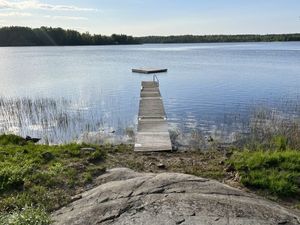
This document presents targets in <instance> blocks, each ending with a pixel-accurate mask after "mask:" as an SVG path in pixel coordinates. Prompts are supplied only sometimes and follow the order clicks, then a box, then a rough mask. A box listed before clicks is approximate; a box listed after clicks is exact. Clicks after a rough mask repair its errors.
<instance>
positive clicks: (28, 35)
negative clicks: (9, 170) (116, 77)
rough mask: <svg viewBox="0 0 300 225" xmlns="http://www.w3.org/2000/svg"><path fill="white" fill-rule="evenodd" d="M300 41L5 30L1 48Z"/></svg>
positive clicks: (291, 37) (283, 36) (292, 38)
mask: <svg viewBox="0 0 300 225" xmlns="http://www.w3.org/2000/svg"><path fill="white" fill-rule="evenodd" d="M273 41H300V33H295V34H268V35H250V34H245V35H178V36H145V37H133V36H128V35H124V34H113V35H111V36H105V35H99V34H93V35H92V34H90V33H88V32H86V33H80V32H78V31H75V30H65V29H62V28H52V27H41V28H34V29H32V28H29V27H15V26H13V27H2V28H0V46H75V45H123V44H150V43H213V42H273Z"/></svg>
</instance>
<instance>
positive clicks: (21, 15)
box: [0, 12, 32, 17]
mask: <svg viewBox="0 0 300 225" xmlns="http://www.w3.org/2000/svg"><path fill="white" fill-rule="evenodd" d="M10 16H14V17H15V16H18V17H25V16H32V14H31V13H22V12H8V13H0V17H10Z"/></svg>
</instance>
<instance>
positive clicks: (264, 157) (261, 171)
mask: <svg viewBox="0 0 300 225" xmlns="http://www.w3.org/2000/svg"><path fill="white" fill-rule="evenodd" d="M229 161H230V163H232V165H233V166H234V168H235V169H236V170H237V171H238V172H239V175H240V182H241V183H242V184H244V185H245V186H247V187H253V188H257V189H262V190H266V191H268V192H269V193H271V194H272V195H276V196H278V197H296V196H300V151H296V150H290V149H286V150H275V151H274V150H269V151H267V150H257V151H249V150H244V151H240V152H235V153H234V155H233V156H232V157H231V159H230V160H229Z"/></svg>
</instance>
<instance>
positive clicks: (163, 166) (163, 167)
mask: <svg viewBox="0 0 300 225" xmlns="http://www.w3.org/2000/svg"><path fill="white" fill-rule="evenodd" d="M157 167H158V168H159V169H165V168H166V166H165V165H164V164H163V163H158V164H157Z"/></svg>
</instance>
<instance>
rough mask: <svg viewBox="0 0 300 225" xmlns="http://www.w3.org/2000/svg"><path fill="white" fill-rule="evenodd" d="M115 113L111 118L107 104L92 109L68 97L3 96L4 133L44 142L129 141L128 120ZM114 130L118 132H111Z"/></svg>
mask: <svg viewBox="0 0 300 225" xmlns="http://www.w3.org/2000/svg"><path fill="white" fill-rule="evenodd" d="M113 114H114V113H113V112H111V113H110V114H109V115H110V116H109V117H111V118H108V116H107V113H106V111H105V108H104V107H103V108H90V107H89V106H87V103H84V102H82V103H80V102H76V101H71V100H66V99H64V98H58V99H54V98H27V97H23V98H5V97H0V134H3V133H13V134H16V135H20V136H23V137H25V136H27V135H29V136H32V137H38V138H41V141H40V142H39V143H44V144H66V143H69V142H72V141H83V142H89V143H92V142H95V143H96V142H97V143H99V144H102V143H104V142H105V141H106V140H109V141H110V142H120V140H123V141H124V142H126V140H125V138H123V136H121V135H127V136H130V135H131V139H132V132H130V130H129V129H127V128H126V125H125V124H126V123H124V121H121V120H120V119H117V121H115V120H116V118H114V116H113ZM111 131H115V132H114V135H109V134H111V133H110V132H111ZM131 131H132V130H131ZM129 139H130V138H129Z"/></svg>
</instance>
